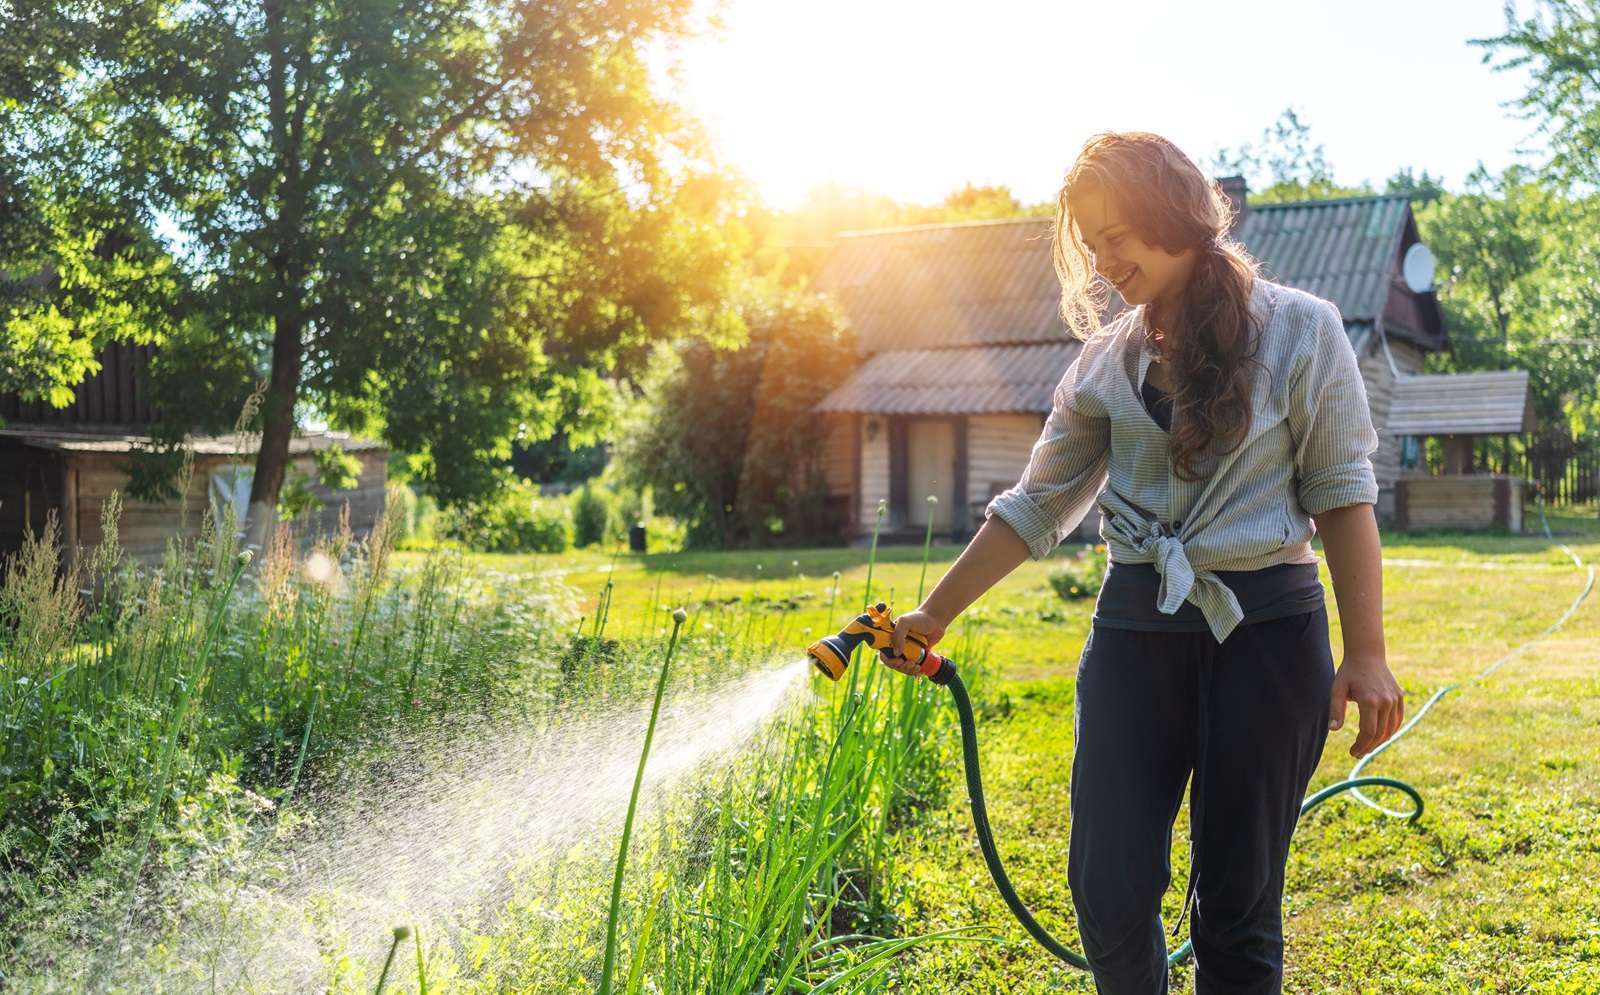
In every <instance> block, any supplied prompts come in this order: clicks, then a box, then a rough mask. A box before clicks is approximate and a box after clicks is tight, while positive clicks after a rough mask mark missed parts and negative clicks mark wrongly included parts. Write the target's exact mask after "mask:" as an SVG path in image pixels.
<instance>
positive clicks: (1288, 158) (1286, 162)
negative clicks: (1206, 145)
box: [1211, 107, 1373, 204]
mask: <svg viewBox="0 0 1600 995" xmlns="http://www.w3.org/2000/svg"><path fill="white" fill-rule="evenodd" d="M1211 170H1212V172H1213V173H1215V174H1217V175H1219V176H1221V175H1230V174H1237V175H1240V176H1243V177H1244V178H1245V181H1246V182H1247V183H1248V184H1249V186H1250V200H1251V202H1252V203H1262V204H1275V203H1283V202H1286V201H1295V200H1319V199H1324V198H1328V197H1349V196H1360V195H1364V194H1370V193H1372V192H1373V191H1372V188H1371V187H1370V186H1365V185H1363V186H1359V187H1347V186H1340V185H1339V184H1337V183H1335V182H1334V181H1333V167H1332V166H1330V165H1329V164H1328V157H1327V154H1326V152H1325V151H1324V150H1323V147H1322V145H1321V144H1320V143H1318V144H1313V143H1312V141H1311V126H1310V125H1308V124H1306V123H1305V122H1304V121H1302V120H1300V115H1299V114H1297V113H1296V112H1295V110H1294V108H1292V107H1289V108H1285V109H1284V112H1283V113H1282V114H1280V115H1279V116H1278V119H1277V120H1276V121H1274V122H1273V123H1272V124H1271V125H1269V126H1268V127H1267V128H1266V130H1265V131H1263V132H1262V133H1261V140H1260V141H1259V142H1257V143H1250V142H1244V143H1241V144H1240V145H1238V146H1236V147H1233V148H1228V147H1224V148H1221V149H1219V150H1218V151H1217V153H1216V154H1215V155H1214V156H1213V157H1212V160H1211Z"/></svg>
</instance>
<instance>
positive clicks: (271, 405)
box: [245, 0, 305, 552]
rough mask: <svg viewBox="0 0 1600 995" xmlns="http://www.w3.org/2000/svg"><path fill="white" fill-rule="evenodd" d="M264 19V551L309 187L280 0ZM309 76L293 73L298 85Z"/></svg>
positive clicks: (259, 487) (294, 341)
mask: <svg viewBox="0 0 1600 995" xmlns="http://www.w3.org/2000/svg"><path fill="white" fill-rule="evenodd" d="M262 13H263V15H264V16H265V20H266V25H267V55H268V60H269V64H268V76H267V114H268V117H269V118H270V120H271V128H272V144H273V149H274V152H275V156H274V158H275V159H276V160H277V164H278V168H279V170H280V173H281V175H282V177H283V180H282V183H281V184H280V185H279V187H278V190H277V198H276V199H277V206H278V210H277V219H276V224H275V225H274V226H273V227H274V229H275V231H274V238H273V243H274V244H273V254H272V257H271V259H269V260H268V265H269V269H270V272H271V278H270V279H271V282H272V284H273V287H274V289H275V290H276V291H277V294H276V300H277V307H276V309H275V310H274V313H273V316H272V324H273V333H272V375H271V379H270V381H269V383H268V385H267V396H266V399H265V401H264V402H263V403H262V405H261V419H262V428H261V449H260V451H259V452H257V453H256V472H255V479H254V480H252V481H251V483H250V511H249V526H248V529H247V532H246V538H245V541H246V542H247V543H253V544H255V545H256V546H257V548H258V549H259V550H261V551H263V552H264V551H265V550H266V548H267V543H268V542H269V541H270V540H271V538H272V534H273V532H274V530H275V529H276V527H277V522H278V493H279V491H281V490H282V489H283V480H284V476H285V474H286V471H287V470H288V466H289V440H290V438H291V437H292V436H293V435H294V428H295V425H294V405H295V401H296V400H298V398H299V396H300V364H301V359H302V353H301V336H302V333H303V332H304V330H305V307H304V294H305V291H304V289H303V287H304V280H303V277H304V275H305V266H304V264H303V263H302V262H301V260H300V253H301V251H302V249H303V246H304V239H303V238H302V237H301V230H302V228H303V227H304V222H305V190H304V188H303V186H302V180H303V170H302V163H301V156H300V139H301V137H302V136H301V134H300V130H299V129H298V128H297V127H295V123H294V118H293V109H292V108H291V106H290V102H289V93H288V76H289V65H290V53H289V50H288V43H287V41H286V39H285V37H284V34H283V13H284V2H283V0H265V2H264V3H263V4H262ZM304 86H305V80H304V79H297V80H296V91H297V97H299V96H301V95H300V94H299V93H298V91H299V90H300V89H301V88H303V87H304Z"/></svg>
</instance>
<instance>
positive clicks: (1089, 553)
mask: <svg viewBox="0 0 1600 995" xmlns="http://www.w3.org/2000/svg"><path fill="white" fill-rule="evenodd" d="M1105 573H1106V547H1105V543H1096V544H1095V545H1093V546H1084V547H1083V548H1082V549H1080V550H1078V552H1077V553H1075V554H1073V555H1072V556H1071V557H1069V558H1068V559H1067V560H1066V561H1065V562H1064V563H1062V564H1061V566H1059V567H1057V568H1056V569H1054V570H1052V571H1050V587H1051V588H1052V589H1053V590H1054V591H1055V592H1056V594H1057V595H1058V596H1059V597H1060V598H1061V599H1062V600H1063V601H1076V600H1079V599H1080V598H1092V597H1094V596H1095V595H1097V594H1099V593H1100V583H1101V581H1102V580H1103V579H1104V578H1105Z"/></svg>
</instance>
